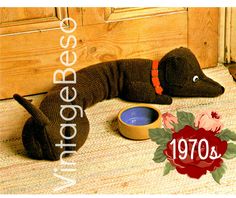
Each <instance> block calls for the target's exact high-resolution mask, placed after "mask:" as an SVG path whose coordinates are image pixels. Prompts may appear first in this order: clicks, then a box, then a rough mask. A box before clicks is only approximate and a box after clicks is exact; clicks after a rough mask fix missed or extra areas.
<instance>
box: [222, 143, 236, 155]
mask: <svg viewBox="0 0 236 198" xmlns="http://www.w3.org/2000/svg"><path fill="white" fill-rule="evenodd" d="M235 157H236V144H233V143H228V147H227V151H226V152H225V154H224V155H223V158H225V159H233V158H235Z"/></svg>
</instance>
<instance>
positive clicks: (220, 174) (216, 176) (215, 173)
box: [211, 163, 227, 184]
mask: <svg viewBox="0 0 236 198" xmlns="http://www.w3.org/2000/svg"><path fill="white" fill-rule="evenodd" d="M226 168H227V167H226V165H225V164H224V163H222V165H221V167H219V168H217V169H216V170H215V171H213V172H211V175H212V177H213V179H214V180H215V181H216V182H217V183H218V184H220V180H221V178H222V177H223V175H224V174H225V171H226Z"/></svg>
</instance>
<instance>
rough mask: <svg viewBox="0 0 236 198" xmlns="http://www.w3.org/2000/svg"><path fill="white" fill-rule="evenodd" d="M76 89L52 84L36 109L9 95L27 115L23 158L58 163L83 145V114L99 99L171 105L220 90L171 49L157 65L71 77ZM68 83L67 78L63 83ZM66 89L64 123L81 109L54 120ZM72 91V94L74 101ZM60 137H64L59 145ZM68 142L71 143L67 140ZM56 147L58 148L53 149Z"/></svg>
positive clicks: (102, 68)
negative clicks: (186, 98)
mask: <svg viewBox="0 0 236 198" xmlns="http://www.w3.org/2000/svg"><path fill="white" fill-rule="evenodd" d="M76 74H77V75H76V84H75V85H73V86H74V89H73V86H72V85H65V84H58V85H56V86H54V87H53V88H52V90H50V91H49V92H48V94H47V95H46V97H45V98H44V100H43V101H42V103H41V105H40V107H39V109H38V108H36V107H35V106H33V105H32V104H31V103H30V102H29V101H28V100H26V99H24V98H23V97H21V96H19V95H18V94H15V95H14V99H15V100H17V101H18V102H19V103H20V104H21V105H22V106H23V107H24V108H25V109H26V110H27V111H28V112H29V113H30V114H31V115H32V117H31V118H29V119H28V120H27V121H26V123H25V126H24V128H23V132H22V140H23V144H24V147H25V149H26V150H27V152H28V154H29V156H31V157H32V158H36V159H47V160H58V159H60V155H62V154H65V156H66V155H67V154H70V153H72V151H77V150H78V149H79V148H80V147H81V146H82V145H83V144H84V142H85V141H86V139H87V136H88V132H89V121H88V119H87V117H86V114H85V112H84V110H85V109H86V108H87V107H90V106H92V105H93V104H95V103H97V102H100V101H102V100H104V99H110V98H115V97H119V98H121V99H124V100H127V101H133V102H144V103H154V104H171V103H172V98H171V96H181V97H215V96H218V95H221V94H222V93H223V92H224V88H223V87H222V86H221V85H220V84H218V83H217V82H215V81H213V80H212V79H210V78H208V77H207V76H205V75H204V73H203V72H202V70H201V68H200V65H199V63H198V61H197V59H196V57H195V56H194V54H193V53H192V52H191V51H190V50H189V49H187V48H183V47H181V48H177V49H174V50H172V51H170V52H169V53H167V54H166V55H165V56H164V57H163V58H162V59H161V60H160V62H159V64H158V62H157V61H152V60H148V59H126V60H117V61H111V62H104V63H99V64H96V65H93V66H90V67H87V68H84V69H81V70H80V71H78V72H76ZM70 78H72V76H71V75H69V76H68V77H67V79H70ZM65 86H68V87H69V89H68V90H69V96H70V97H69V98H68V101H70V99H72V98H73V99H74V100H73V101H72V102H71V103H70V104H71V105H73V106H74V108H66V109H64V111H63V116H64V117H67V118H68V117H71V115H74V114H75V112H74V111H75V107H79V106H80V107H81V113H80V114H81V115H77V116H72V118H73V119H72V120H71V119H70V120H68V121H67V122H66V124H67V125H65V126H67V127H62V126H61V123H64V122H65V120H64V119H63V118H62V117H61V115H60V109H61V107H62V105H65V106H66V105H68V103H66V102H65V101H64V100H62V97H60V90H62V89H63V87H65ZM74 91H76V92H77V93H78V96H77V97H76V98H75V97H73V96H74ZM61 134H64V135H63V136H64V137H65V138H64V139H63V140H62V137H61ZM67 137H73V138H67ZM59 143H61V144H60V146H58V144H59Z"/></svg>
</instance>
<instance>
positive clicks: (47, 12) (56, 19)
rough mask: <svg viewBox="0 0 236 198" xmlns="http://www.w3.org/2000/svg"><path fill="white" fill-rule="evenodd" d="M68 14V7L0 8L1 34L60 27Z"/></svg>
mask: <svg viewBox="0 0 236 198" xmlns="http://www.w3.org/2000/svg"><path fill="white" fill-rule="evenodd" d="M67 16H68V13H67V8H0V36H4V35H9V34H15V33H17V34H19V33H27V32H32V31H45V30H48V29H55V28H59V27H60V21H61V20H62V19H63V18H65V17H67ZM65 25H68V24H66V23H65Z"/></svg>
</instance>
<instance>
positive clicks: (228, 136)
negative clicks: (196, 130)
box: [216, 129, 236, 141]
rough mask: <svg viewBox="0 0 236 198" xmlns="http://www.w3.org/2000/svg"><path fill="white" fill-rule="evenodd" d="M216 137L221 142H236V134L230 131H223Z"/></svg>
mask: <svg viewBox="0 0 236 198" xmlns="http://www.w3.org/2000/svg"><path fill="white" fill-rule="evenodd" d="M216 136H217V137H218V138H220V139H221V140H225V141H229V140H233V141H236V133H234V132H233V131H230V130H229V129H224V130H222V131H221V132H220V133H218V134H217V135H216Z"/></svg>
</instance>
